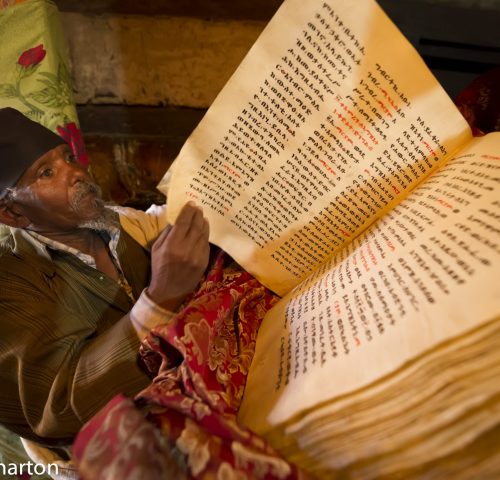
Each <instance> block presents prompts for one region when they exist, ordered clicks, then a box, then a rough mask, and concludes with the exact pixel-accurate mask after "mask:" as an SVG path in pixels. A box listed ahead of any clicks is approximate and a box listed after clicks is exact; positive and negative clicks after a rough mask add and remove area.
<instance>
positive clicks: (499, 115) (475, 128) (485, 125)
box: [455, 67, 500, 136]
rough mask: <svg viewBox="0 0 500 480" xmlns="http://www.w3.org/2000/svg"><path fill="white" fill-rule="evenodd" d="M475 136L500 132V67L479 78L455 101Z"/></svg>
mask: <svg viewBox="0 0 500 480" xmlns="http://www.w3.org/2000/svg"><path fill="white" fill-rule="evenodd" d="M455 103H456V105H457V107H458V109H459V110H460V111H461V112H462V115H463V116H464V117H465V119H466V120H467V122H469V125H470V127H471V129H472V133H473V134H474V136H481V135H484V134H486V133H489V132H498V131H500V67H496V68H494V69H492V70H489V71H488V72H486V73H483V74H482V75H480V76H479V77H477V78H476V79H475V80H474V81H473V82H472V83H471V84H470V85H468V86H467V87H466V88H464V90H462V91H461V92H460V93H459V94H458V95H457V98H456V99H455Z"/></svg>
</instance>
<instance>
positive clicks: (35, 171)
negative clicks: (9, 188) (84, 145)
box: [13, 145, 104, 232]
mask: <svg viewBox="0 0 500 480" xmlns="http://www.w3.org/2000/svg"><path fill="white" fill-rule="evenodd" d="M13 201H14V205H13V209H14V210H15V211H16V213H17V214H18V215H22V216H23V217H26V218H27V219H28V220H29V225H27V226H26V228H29V229H30V230H34V231H38V232H47V231H52V232H63V231H70V230H73V229H74V228H75V227H79V226H81V225H82V224H85V223H87V222H89V221H93V220H95V219H96V218H99V217H100V216H101V215H102V213H103V211H104V203H103V201H102V200H101V198H100V190H99V188H98V187H97V185H95V183H94V182H93V181H92V179H91V177H90V175H89V174H88V172H87V170H86V169H85V168H84V167H83V166H82V165H80V164H79V163H78V162H77V161H76V159H75V157H74V155H73V154H72V152H71V149H70V148H69V147H68V146H67V145H60V146H58V147H56V148H54V149H52V150H50V151H49V152H47V153H46V154H45V155H43V156H41V157H40V158H39V159H37V160H36V161H35V162H34V163H33V165H31V167H30V168H28V170H26V172H24V174H23V176H22V177H21V179H20V180H19V181H18V182H17V184H16V188H15V195H14V197H13Z"/></svg>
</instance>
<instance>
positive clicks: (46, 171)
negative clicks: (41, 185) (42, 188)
mask: <svg viewBox="0 0 500 480" xmlns="http://www.w3.org/2000/svg"><path fill="white" fill-rule="evenodd" d="M51 176H52V168H44V169H43V170H42V171H41V172H40V177H51Z"/></svg>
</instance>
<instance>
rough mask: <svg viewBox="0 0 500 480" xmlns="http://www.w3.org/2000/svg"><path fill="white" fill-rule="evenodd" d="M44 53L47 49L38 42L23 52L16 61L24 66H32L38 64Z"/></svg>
mask: <svg viewBox="0 0 500 480" xmlns="http://www.w3.org/2000/svg"><path fill="white" fill-rule="evenodd" d="M46 54H47V50H45V49H44V48H43V45H42V44H40V45H37V46H36V47H33V48H30V49H29V50H26V51H25V52H23V53H22V54H21V56H20V57H19V60H18V61H17V63H19V65H21V66H22V67H24V68H28V67H32V66H35V65H38V64H39V63H40V62H41V61H42V60H43V59H44V58H45V55H46Z"/></svg>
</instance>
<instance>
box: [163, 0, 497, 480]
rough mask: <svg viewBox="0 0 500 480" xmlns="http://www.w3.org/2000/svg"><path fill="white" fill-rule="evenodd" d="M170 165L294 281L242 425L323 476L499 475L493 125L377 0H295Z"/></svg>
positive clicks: (256, 257)
mask: <svg viewBox="0 0 500 480" xmlns="http://www.w3.org/2000/svg"><path fill="white" fill-rule="evenodd" d="M168 178H169V181H168V182H166V181H165V182H164V183H163V185H160V187H161V188H164V189H165V191H166V190H167V183H168V192H167V193H168V205H169V216H170V220H171V221H173V220H174V218H175V216H176V215H177V213H178V211H179V210H180V208H181V207H182V205H183V204H184V203H185V202H186V201H187V200H193V199H194V200H195V201H196V202H198V203H199V204H201V205H203V207H204V212H205V214H206V216H207V217H208V219H209V221H210V228H211V241H212V242H214V243H216V244H217V245H219V246H221V247H222V248H224V249H225V250H226V251H228V252H229V253H230V254H231V255H232V256H233V257H234V258H235V259H236V260H237V261H238V262H239V263H240V264H241V265H243V266H244V267H245V268H246V269H247V270H249V271H250V272H251V273H253V274H254V275H255V276H256V277H257V278H258V279H259V280H261V281H262V282H263V283H264V284H265V285H267V286H268V287H269V288H271V289H272V290H274V291H275V292H277V293H278V294H280V295H282V296H283V298H282V300H280V302H278V304H277V305H276V306H275V307H274V308H273V309H272V310H271V311H270V312H268V313H267V315H266V317H265V319H264V322H263V324H262V326H261V329H260V331H259V336H258V339H257V343H256V353H255V357H254V360H253V363H252V367H251V370H250V373H249V377H248V382H247V386H246V390H245V395H244V399H243V404H242V406H241V409H240V414H239V419H240V420H241V421H242V422H244V423H245V424H247V425H248V426H250V427H251V428H252V429H254V430H255V431H256V432H258V433H260V434H262V435H265V436H266V437H267V438H269V439H270V440H271V443H272V444H273V445H274V446H275V447H277V448H278V449H279V450H281V451H282V452H283V453H284V454H285V455H286V456H287V457H288V458H290V459H291V460H293V461H296V462H297V463H298V464H299V465H301V466H303V467H304V468H305V469H306V470H308V471H310V472H312V473H315V474H317V475H319V476H320V477H324V478H333V477H335V476H337V475H338V476H340V477H341V478H342V475H344V476H345V477H346V478H356V479H360V478H367V479H368V478H405V479H407V478H419V477H421V478H426V479H429V478H453V479H457V478H464V479H465V478H468V479H470V478H474V479H476V478H481V479H489V478H495V476H499V475H500V452H499V450H500V449H499V447H498V445H500V442H499V433H500V428H499V425H500V403H499V398H500V383H499V382H498V378H500V376H499V374H500V349H499V348H498V347H497V345H498V341H499V340H500V338H499V336H500V330H499V329H500V323H499V321H500V282H499V281H498V279H499V278H500V242H499V238H500V235H499V233H500V196H499V183H500V133H499V134H489V135H487V136H485V137H481V138H476V139H474V138H472V134H471V132H470V129H469V127H468V125H467V123H466V122H465V120H464V119H463V118H462V116H461V115H460V114H459V112H458V111H457V109H456V108H455V106H454V105H453V103H452V102H451V100H450V99H449V98H448V96H447V95H446V94H445V92H444V91H443V90H442V88H441V87H440V86H439V84H438V83H437V82H436V80H435V79H434V77H433V76H432V75H431V73H430V72H429V71H428V69H427V68H426V66H425V65H424V64H423V62H422V60H421V59H420V58H419V56H418V55H417V54H416V52H415V51H414V50H413V48H412V47H411V45H409V43H408V42H407V41H406V40H405V39H404V37H403V36H402V35H401V33H400V32H399V31H398V30H397V29H396V28H395V26H394V25H393V24H392V23H391V22H390V21H389V19H388V18H387V17H386V16H385V15H384V13H383V12H382V11H381V9H380V8H379V7H378V5H377V4H376V3H375V2H374V1H372V0H358V1H356V2H351V1H347V0H327V1H319V0H318V1H307V2H304V1H302V0H286V1H285V2H284V4H283V6H282V7H281V8H280V10H279V11H278V13H277V14H276V16H275V17H274V18H273V20H272V21H271V22H270V24H269V25H268V27H267V28H266V29H265V31H264V32H263V34H262V35H261V37H260V38H259V39H258V41H257V43H256V44H255V45H254V46H253V47H252V49H251V51H250V52H249V54H248V55H247V57H246V58H245V60H244V61H243V63H242V64H241V65H240V67H239V68H238V70H237V71H236V73H235V74H234V76H233V77H232V78H231V80H230V81H229V83H228V84H227V85H226V87H225V88H224V90H223V91H222V92H221V94H220V95H219V97H218V98H217V99H216V101H215V102H214V104H213V105H212V107H211V108H210V109H209V111H208V112H207V115H206V116H205V118H204V119H203V121H202V122H201V123H200V125H199V126H198V127H197V129H196V130H195V131H194V132H193V134H192V136H191V137H190V139H189V140H188V142H187V143H186V144H185V146H184V147H183V149H182V151H181V153H180V155H179V157H178V158H177V159H176V161H175V164H174V167H173V169H172V171H171V172H170V173H169V177H168Z"/></svg>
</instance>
